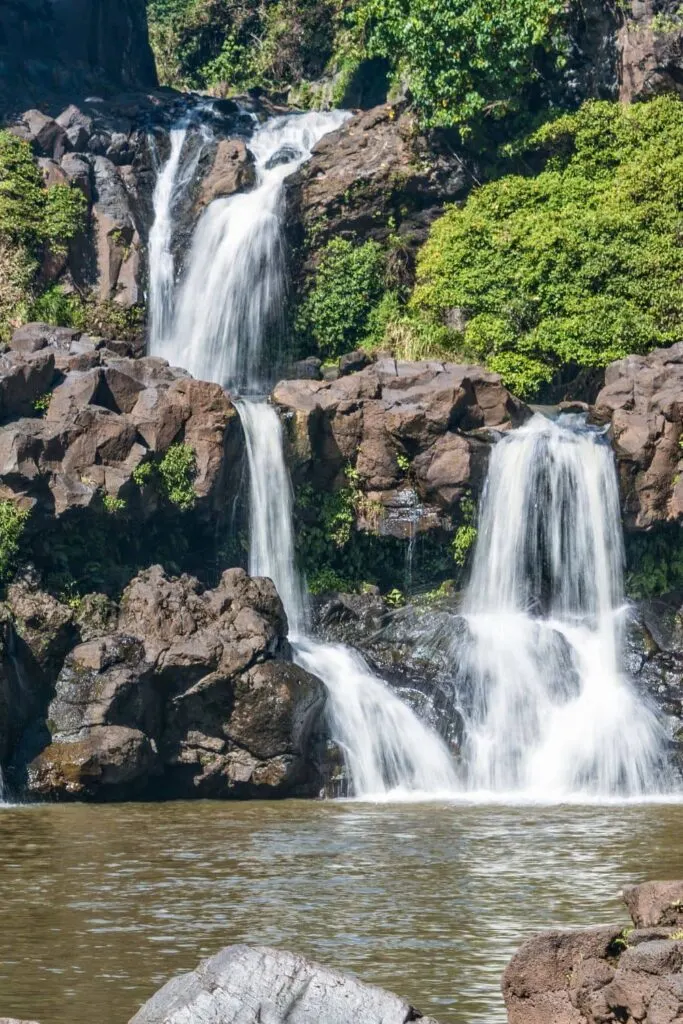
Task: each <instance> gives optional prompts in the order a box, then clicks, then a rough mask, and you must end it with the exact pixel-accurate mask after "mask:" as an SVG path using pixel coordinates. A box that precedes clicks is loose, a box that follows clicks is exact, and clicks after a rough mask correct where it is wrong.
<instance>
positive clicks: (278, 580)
mask: <svg viewBox="0 0 683 1024" xmlns="http://www.w3.org/2000/svg"><path fill="white" fill-rule="evenodd" d="M347 116H348V115H347V114H345V113H343V112H340V111H334V112H332V113H328V114H319V113H311V114H305V115H291V116H287V117H279V118H274V119H273V120H271V121H268V122H267V123H266V124H265V125H263V126H262V127H261V128H259V129H258V130H257V131H256V132H255V133H254V136H253V138H252V139H251V141H250V143H249V148H250V150H251V152H252V154H253V156H254V161H255V167H256V174H257V182H256V187H255V188H254V189H253V191H251V192H246V193H240V194H238V195H235V196H231V197H230V198H228V199H217V200H215V201H214V202H213V203H212V204H211V205H210V206H209V207H208V209H207V210H206V211H205V212H204V214H203V215H202V217H201V219H200V222H199V224H198V225H197V229H196V231H195V235H194V239H193V242H192V248H191V251H190V255H189V259H188V266H187V270H186V273H185V277H184V280H183V282H182V284H181V288H180V293H179V295H178V296H177V299H176V306H175V308H176V315H175V320H174V324H173V328H172V330H171V331H170V332H169V333H168V336H167V337H165V339H162V341H161V343H159V344H157V347H156V350H155V354H157V355H162V356H164V357H165V358H167V359H168V360H169V361H170V362H171V363H174V364H176V365H180V366H184V367H185V368H186V369H188V370H189V371H190V372H191V373H193V374H194V375H195V376H197V377H200V378H203V379H206V380H215V381H217V382H218V383H220V384H223V385H224V386H227V387H231V388H233V389H234V390H235V391H236V392H238V393H241V394H242V396H243V397H242V398H240V399H237V400H236V404H237V408H238V411H239V414H240V418H241V421H242V427H243V429H244V434H245V438H246V446H247V456H248V461H249V472H250V557H249V568H250V572H251V573H252V574H253V575H258V576H268V577H270V578H271V579H272V580H273V581H274V583H275V585H276V587H277V589H278V592H279V594H280V597H281V598H282V601H283V604H284V607H285V611H286V612H287V617H288V621H289V629H290V641H291V644H292V648H293V651H294V655H295V660H296V661H297V662H298V663H299V664H300V665H302V666H303V667H305V668H307V669H308V670H309V671H310V672H312V673H313V674H314V675H317V676H318V677H319V678H320V679H322V681H323V682H324V683H325V685H326V687H327V689H328V693H329V710H330V722H331V731H332V735H333V738H334V739H335V740H336V741H337V742H338V743H339V746H340V748H341V750H342V753H343V756H344V758H345V761H346V765H347V768H348V771H349V774H350V777H351V781H352V787H353V791H354V793H355V795H356V796H363V797H368V796H372V797H375V798H377V797H379V798H381V797H386V796H387V795H389V794H392V795H405V794H413V795H414V794H415V793H416V792H424V793H426V794H436V793H439V792H442V791H445V790H453V789H454V788H455V785H456V777H455V770H454V766H453V761H452V759H451V756H450V754H449V752H448V749H447V748H446V746H445V744H444V743H443V741H442V740H441V739H440V737H438V736H437V735H436V733H434V732H432V731H431V730H430V729H429V728H428V727H427V726H426V725H425V724H424V723H422V722H421V721H420V720H419V719H418V717H417V716H416V715H415V714H414V712H413V711H412V710H411V709H410V708H409V707H408V706H407V705H405V704H403V703H402V702H401V700H400V699H399V698H398V697H397V696H396V694H395V693H394V692H393V691H392V690H391V689H390V688H389V687H388V686H387V685H386V684H385V683H384V682H383V681H382V680H381V679H378V678H377V677H376V676H374V675H373V674H372V672H371V671H370V669H369V668H368V666H367V665H366V664H365V662H364V661H363V659H362V658H361V657H360V655H359V654H357V653H355V652H353V651H351V650H349V649H348V648H345V647H342V646H341V645H330V644H323V643H319V642H318V641H315V640H312V639H310V638H309V637H307V636H306V625H307V621H308V613H307V596H306V588H305V585H304V583H303V580H302V579H301V577H300V575H299V573H298V571H297V569H296V561H295V549H294V533H293V519H292V489H291V483H290V479H289V474H288V472H287V466H286V463H285V457H284V446H283V436H282V427H281V424H280V421H279V418H278V416H277V413H276V412H275V410H274V409H273V408H272V406H270V405H269V404H268V402H267V401H265V399H264V398H263V397H259V396H262V395H263V393H264V392H265V391H266V390H267V378H266V375H265V371H264V368H263V349H264V343H265V342H266V340H267V336H268V331H269V329H270V328H271V327H274V326H276V325H277V321H278V318H279V317H280V316H281V312H282V306H283V300H284V280H285V261H284V250H283V245H282V223H281V213H282V209H281V206H282V204H281V198H282V191H283V183H284V180H285V178H286V177H287V176H288V175H289V174H291V173H292V172H293V171H294V170H296V168H297V167H298V166H299V165H300V164H301V163H302V162H303V161H304V160H305V159H307V157H308V156H309V155H310V152H311V150H312V148H313V146H314V145H315V143H316V142H317V141H318V140H319V139H320V138H321V137H322V136H323V135H324V134H326V133H327V132H329V131H332V130H333V129H334V128H337V127H338V126H339V125H340V124H341V123H342V122H343V120H344V119H345V118H346V117H347ZM167 193H168V190H167ZM159 195H160V197H161V195H162V193H161V189H160V191H159ZM157 216H160V217H162V219H163V218H164V217H167V216H169V217H170V213H168V212H167V211H159V212H158V213H157ZM151 258H157V259H158V258H159V252H158V250H155V253H151ZM155 272H156V270H155ZM275 333H276V334H277V331H275ZM160 334H161V332H156V331H155V332H153V335H152V336H153V337H156V338H159V337H160ZM271 362H272V361H271Z"/></svg>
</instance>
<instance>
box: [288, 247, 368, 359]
mask: <svg viewBox="0 0 683 1024" xmlns="http://www.w3.org/2000/svg"><path fill="white" fill-rule="evenodd" d="M383 291H384V256H383V253H382V248H381V246H380V245H379V244H378V243H377V242H373V241H368V242H364V243H363V245H354V244H353V243H352V242H349V241H347V240H346V239H343V238H333V239H332V240H331V241H329V242H328V243H327V245H325V246H324V248H323V249H322V250H321V254H320V263H319V265H318V268H317V271H316V275H315V281H314V284H313V288H312V289H311V291H310V292H309V294H308V295H307V296H306V298H305V299H304V302H303V303H302V305H301V307H300V309H299V312H298V315H297V330H298V332H299V333H300V334H301V335H302V336H303V337H304V338H305V339H306V342H305V344H306V345H307V346H308V351H310V350H311V349H313V348H315V349H316V350H317V351H318V352H319V353H320V354H321V355H322V356H326V357H328V358H329V357H334V356H338V355H341V354H342V353H344V352H350V351H352V350H353V349H354V348H355V347H357V346H358V344H360V342H361V341H362V340H363V338H364V337H365V335H366V333H367V330H368V326H369V320H370V315H371V312H372V309H373V307H374V306H375V305H376V304H377V303H378V302H379V300H380V298H381V297H382V293H383Z"/></svg>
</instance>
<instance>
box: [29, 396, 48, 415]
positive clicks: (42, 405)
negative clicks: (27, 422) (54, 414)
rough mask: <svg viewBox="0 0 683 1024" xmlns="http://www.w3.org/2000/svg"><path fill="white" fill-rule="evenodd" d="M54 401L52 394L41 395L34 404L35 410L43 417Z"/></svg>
mask: <svg viewBox="0 0 683 1024" xmlns="http://www.w3.org/2000/svg"><path fill="white" fill-rule="evenodd" d="M51 401H52V392H51V391H46V392H45V394H44V395H39V396H38V398H36V400H35V402H34V403H33V408H34V409H35V411H36V412H37V413H39V414H40V415H41V416H42V415H43V413H46V412H47V410H48V409H49V408H50V402H51Z"/></svg>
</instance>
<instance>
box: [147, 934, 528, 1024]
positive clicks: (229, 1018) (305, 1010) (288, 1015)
mask: <svg viewBox="0 0 683 1024" xmlns="http://www.w3.org/2000/svg"><path fill="white" fill-rule="evenodd" d="M189 1021H191V1022H192V1024H219V1022H220V1024H259V1022H264V1024H265V1022H266V1021H267V1022H268V1024H407V1022H408V1021H422V1022H423V1024H437V1022H436V1021H434V1020H433V1018H427V1017H423V1016H422V1015H421V1014H420V1013H419V1012H418V1011H417V1010H415V1009H414V1007H412V1006H410V1005H409V1003H407V1002H406V1001H405V1000H404V999H401V998H400V997H399V996H395V995H393V993H391V992H387V991H386V989H382V988H378V987H377V986H375V985H365V984H364V983H363V982H362V981H359V980H358V979H357V978H354V977H352V976H350V975H346V974H341V973H340V972H339V971H333V970H330V969H329V968H327V967H322V966H321V965H319V964H316V963H312V962H310V961H308V960H304V958H303V957H300V956H296V954H294V953H287V952H284V951H282V950H277V949H268V948H267V947H264V946H256V947H249V946H228V947H227V948H226V949H223V950H221V952H220V953H218V954H216V956H214V957H212V958H211V959H210V960H206V961H204V963H202V964H201V965H200V966H199V967H198V968H197V970H196V971H192V973H191V974H186V975H184V976H181V977H179V978H174V979H173V980H172V981H169V982H168V984H167V985H165V986H164V987H163V988H162V989H161V990H160V991H159V992H157V994H156V995H155V996H153V997H152V999H150V1000H149V1002H148V1003H145V1005H144V1006H143V1007H142V1009H140V1010H139V1011H138V1013H136V1015H135V1017H133V1019H132V1021H130V1024H185V1022H189ZM546 1024H548V1022H546Z"/></svg>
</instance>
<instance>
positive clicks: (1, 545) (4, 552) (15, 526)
mask: <svg viewBox="0 0 683 1024" xmlns="http://www.w3.org/2000/svg"><path fill="white" fill-rule="evenodd" d="M29 515H30V512H29V510H28V509H20V508H18V507H17V506H16V505H15V504H14V502H13V501H8V500H3V501H0V581H1V582H2V583H7V582H8V581H9V580H10V579H11V577H12V573H13V570H14V567H15V562H16V557H17V554H18V552H19V541H20V540H21V536H22V534H23V532H24V527H25V526H26V520H27V519H28V517H29Z"/></svg>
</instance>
